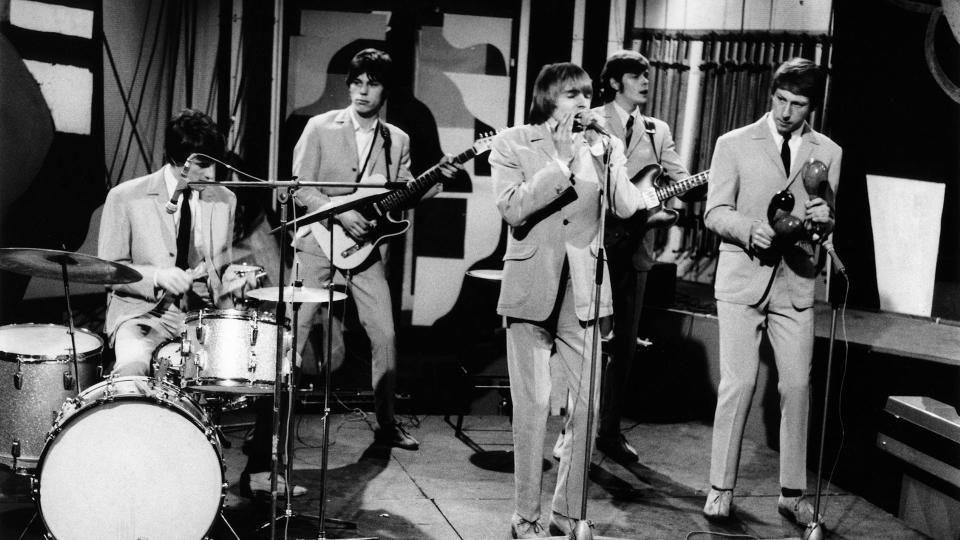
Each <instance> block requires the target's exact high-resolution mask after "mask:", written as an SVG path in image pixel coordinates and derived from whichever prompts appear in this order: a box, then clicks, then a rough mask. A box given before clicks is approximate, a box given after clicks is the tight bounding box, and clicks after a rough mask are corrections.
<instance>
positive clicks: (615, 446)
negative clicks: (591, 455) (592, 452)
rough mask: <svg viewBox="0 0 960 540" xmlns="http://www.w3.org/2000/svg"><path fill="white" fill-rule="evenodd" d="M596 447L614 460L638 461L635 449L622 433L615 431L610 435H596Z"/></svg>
mask: <svg viewBox="0 0 960 540" xmlns="http://www.w3.org/2000/svg"><path fill="white" fill-rule="evenodd" d="M597 449H598V450H600V451H601V452H603V453H604V454H606V455H607V457H609V458H610V459H612V460H614V461H625V462H629V463H636V462H637V461H640V456H639V455H637V450H636V449H635V448H634V447H633V446H630V443H628V442H627V438H626V437H624V436H623V433H617V434H616V435H614V436H612V437H603V436H601V437H597Z"/></svg>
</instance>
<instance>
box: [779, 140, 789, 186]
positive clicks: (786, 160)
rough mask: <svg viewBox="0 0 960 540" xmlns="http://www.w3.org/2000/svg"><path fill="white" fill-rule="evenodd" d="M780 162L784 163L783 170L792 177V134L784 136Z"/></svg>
mask: <svg viewBox="0 0 960 540" xmlns="http://www.w3.org/2000/svg"><path fill="white" fill-rule="evenodd" d="M780 160H781V161H783V170H784V171H786V172H787V177H789V176H790V134H789V133H787V134H785V135H784V136H783V144H781V145H780Z"/></svg>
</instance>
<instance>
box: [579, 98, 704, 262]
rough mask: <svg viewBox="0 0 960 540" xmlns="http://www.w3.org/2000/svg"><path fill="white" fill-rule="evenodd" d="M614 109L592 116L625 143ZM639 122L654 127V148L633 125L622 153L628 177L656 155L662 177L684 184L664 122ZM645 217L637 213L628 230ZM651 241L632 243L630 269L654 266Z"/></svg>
mask: <svg viewBox="0 0 960 540" xmlns="http://www.w3.org/2000/svg"><path fill="white" fill-rule="evenodd" d="M614 107H615V105H614V104H613V102H612V101H611V102H609V103H607V104H605V105H603V106H602V107H597V108H595V109H594V112H596V113H598V114H599V115H600V117H601V118H602V121H601V123H602V124H603V126H604V127H606V128H607V131H609V132H610V133H611V134H612V135H614V136H616V137H617V138H619V139H620V140H621V141H626V140H627V135H626V126H624V125H623V122H621V121H620V115H618V114H617V111H616V109H615V108H614ZM642 118H643V119H644V120H647V121H649V122H650V123H651V124H652V125H653V129H654V132H653V144H652V145H651V144H650V135H648V134H647V132H646V126H644V125H642V124H640V123H638V122H634V125H633V128H632V131H633V135H631V137H630V146H629V147H627V148H625V149H624V155H625V156H626V158H627V177H628V178H633V177H634V175H636V174H637V173H638V172H640V169H642V168H644V167H646V166H647V165H650V164H651V163H657V156H658V155H659V156H660V165H662V166H663V169H664V174H666V175H667V176H669V177H670V179H671V180H683V179H684V178H686V177H688V176H690V173H689V172H687V168H686V167H684V166H683V162H682V161H681V160H680V154H678V153H677V147H676V143H674V142H673V135H672V134H671V133H670V126H668V125H667V123H666V122H664V121H663V120H659V119H657V118H653V117H652V116H643V117H642ZM654 146H655V147H656V148H654ZM646 215H647V212H646V211H643V212H639V213H638V214H637V216H635V217H634V218H632V219H631V220H630V221H631V224H630V226H631V227H642V226H643V221H644V220H645V219H646ZM613 219H617V218H613ZM653 241H654V238H653V235H652V234H643V235H642V236H640V237H638V238H637V239H636V240H633V241H631V243H630V244H631V245H632V246H634V248H635V250H634V254H633V266H634V268H636V269H637V270H642V271H644V270H650V268H651V267H652V266H653V263H654V258H653Z"/></svg>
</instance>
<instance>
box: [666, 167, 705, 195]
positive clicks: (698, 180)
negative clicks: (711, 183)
mask: <svg viewBox="0 0 960 540" xmlns="http://www.w3.org/2000/svg"><path fill="white" fill-rule="evenodd" d="M709 179H710V171H703V172H701V173H697V174H695V175H693V176H689V177H687V178H684V179H683V180H680V181H678V182H673V183H671V184H669V185H666V186H664V187H659V188H656V192H657V199H659V200H660V202H663V201H665V200H667V199H669V198H670V197H675V196H677V195H680V194H681V193H684V192H687V191H690V190H691V189H693V188H695V187H697V186H701V185H703V184H706V183H707V180H709Z"/></svg>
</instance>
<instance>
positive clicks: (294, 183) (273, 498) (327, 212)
mask: <svg viewBox="0 0 960 540" xmlns="http://www.w3.org/2000/svg"><path fill="white" fill-rule="evenodd" d="M197 155H198V156H201V157H208V158H209V157H210V156H206V155H204V154H197ZM210 159H211V160H213V161H216V162H218V163H221V164H222V165H224V166H226V167H227V168H228V169H229V170H231V171H234V172H237V173H239V174H242V175H245V176H250V175H248V174H246V173H243V172H241V171H238V170H237V169H235V168H234V167H232V166H229V165H227V164H225V163H223V162H221V161H220V160H217V159H215V158H210ZM251 178H255V177H251ZM255 179H256V180H258V181H257V182H243V181H226V182H210V181H195V182H188V183H187V184H188V185H189V186H191V187H193V188H196V187H202V186H206V185H217V186H222V187H227V188H230V187H236V188H267V189H274V190H283V189H285V192H281V191H278V193H277V202H278V205H279V206H280V226H279V227H277V229H275V230H274V231H277V230H279V231H281V235H283V234H285V233H286V231H287V229H288V228H290V227H293V226H302V225H307V224H309V223H313V222H316V221H320V220H322V219H326V218H329V219H330V220H332V219H333V216H334V215H336V214H339V213H342V212H346V211H347V210H352V209H353V208H356V207H358V206H360V205H363V204H365V203H367V202H368V201H370V200H372V199H374V198H376V197H378V196H381V194H380V193H375V194H373V195H370V196H367V197H358V198H356V199H353V200H349V201H344V202H343V203H341V204H337V205H330V206H328V207H326V208H323V209H321V210H318V211H316V212H312V213H310V214H307V215H305V216H301V217H300V218H298V219H294V220H292V221H288V220H287V205H288V203H291V204H292V201H291V199H292V198H293V197H292V196H293V193H294V191H295V190H296V189H298V188H300V187H348V188H354V189H357V188H384V187H386V188H393V187H402V186H404V185H406V183H405V182H376V183H375V182H366V183H365V182H300V181H299V180H297V179H296V178H294V179H292V180H277V181H262V180H260V179H259V178H255ZM330 242H331V247H332V245H333V228H332V227H331V228H330ZM286 247H287V241H286V239H285V238H281V240H280V258H279V263H278V265H277V266H278V267H279V268H278V269H279V272H278V278H277V281H278V291H277V308H276V315H275V317H276V321H277V324H278V325H281V328H282V324H283V321H284V320H285V318H286V313H285V309H286V303H285V302H284V295H283V290H284V275H283V274H284V267H285V260H286V253H287V250H286ZM331 253H332V251H331ZM330 271H331V277H330V279H331V281H332V279H333V271H334V269H333V268H332V267H331V269H330ZM65 272H66V267H64V273H65ZM329 299H330V301H331V303H332V301H333V289H330V298H329ZM68 301H69V296H68ZM332 321H333V314H332V312H330V313H329V316H328V321H327V331H328V332H329V331H330V329H331V328H332ZM71 325H72V322H71ZM71 327H72V326H71ZM294 332H296V329H294ZM328 335H329V334H328ZM72 337H73V336H72V333H71V338H72ZM295 346H296V340H295V339H294V347H295ZM327 349H328V352H329V350H330V349H332V347H331V345H330V340H329V339H327ZM276 351H277V352H276V355H277V357H276V370H275V372H274V380H275V381H277V382H276V384H274V387H273V421H272V423H273V434H272V437H271V448H270V464H271V467H270V515H271V516H276V515H277V484H278V482H277V477H278V475H279V474H280V470H279V467H280V464H279V457H278V450H279V448H278V447H279V445H280V400H281V396H280V381H281V380H282V379H283V373H282V371H283V358H284V348H283V331H281V330H279V329H278V331H277V349H276ZM296 352H297V351H296V349H294V350H292V351H291V354H292V355H295V354H296ZM74 359H76V352H74ZM75 361H76V360H75ZM294 364H295V362H294V361H293V358H291V370H290V371H291V375H292V372H293V367H294ZM329 365H330V362H327V372H328V374H329V371H330V367H329ZM291 384H292V377H291ZM329 385H330V378H329V376H328V377H327V382H326V386H327V389H328V392H327V393H326V395H325V396H324V420H323V430H324V436H323V444H322V445H321V450H322V453H323V459H322V463H323V465H322V469H321V492H320V494H321V497H320V515H319V517H318V518H317V521H318V527H319V530H318V532H317V538H318V539H324V538H326V533H325V532H324V526H323V524H324V521H325V520H324V516H323V511H324V497H325V496H326V470H327V441H328V437H329V434H330V428H329V424H328V423H327V415H328V414H329V411H330V409H329V406H328V403H327V400H328V397H327V396H328V395H329ZM289 416H290V418H292V417H293V413H292V411H291V412H290V414H289ZM289 435H290V434H289V432H288V434H287V436H288V439H289ZM289 444H290V441H289V440H288V445H289ZM287 460H288V461H290V456H287ZM286 480H287V489H288V490H289V489H290V478H289V477H287V479H286ZM288 495H289V494H288ZM289 500H290V497H289V496H288V497H287V504H288V506H289V504H290V502H289ZM277 521H278V519H275V518H271V519H270V522H269V523H268V524H267V525H268V526H269V527H270V540H276V537H277ZM330 521H331V522H334V521H333V520H330ZM344 523H345V522H344ZM355 527H356V526H355V525H354V526H353V527H352V528H355ZM355 540H367V539H355ZM372 540H376V539H372Z"/></svg>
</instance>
